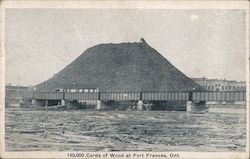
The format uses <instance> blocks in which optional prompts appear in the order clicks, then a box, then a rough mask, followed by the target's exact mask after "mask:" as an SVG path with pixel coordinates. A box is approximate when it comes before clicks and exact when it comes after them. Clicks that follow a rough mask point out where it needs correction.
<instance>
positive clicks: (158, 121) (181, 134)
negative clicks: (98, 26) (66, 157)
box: [5, 107, 246, 152]
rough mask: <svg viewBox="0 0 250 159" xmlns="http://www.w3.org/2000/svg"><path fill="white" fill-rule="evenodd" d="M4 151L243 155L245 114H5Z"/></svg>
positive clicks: (14, 111)
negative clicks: (175, 152) (215, 153)
mask: <svg viewBox="0 0 250 159" xmlns="http://www.w3.org/2000/svg"><path fill="white" fill-rule="evenodd" d="M5 114H6V115H5V120H6V121H5V123H6V130H5V133H6V134H5V143H6V144H5V149H6V151H199V152H202V151H209V152H213V151H217V152H225V151H227V152H228V151H232V152H235V151H245V150H246V110H245V108H244V107H241V108H225V109H224V108H223V107H222V108H218V109H216V107H215V108H210V109H209V111H208V112H206V113H189V112H181V111H179V112H170V111H90V110H88V111H86V110H48V111H45V110H34V109H33V110H32V109H27V108H7V109H6V110H5Z"/></svg>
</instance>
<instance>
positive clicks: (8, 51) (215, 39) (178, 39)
mask: <svg viewBox="0 0 250 159" xmlns="http://www.w3.org/2000/svg"><path fill="white" fill-rule="evenodd" d="M245 32H246V28H245V11H244V10H229V9H227V10H223V9H220V10H187V9H186V10H177V9H176V10H169V9H166V10H164V9H162V10H154V9H137V10H135V9H134V10H132V9H7V11H6V19H5V66H6V72H5V79H6V81H5V83H6V84H7V83H11V84H12V85H36V84H38V83H40V82H43V81H44V80H47V79H48V78H50V77H52V76H53V74H55V73H57V72H59V71H60V70H61V69H63V68H64V67H65V66H67V65H68V64H70V63H71V62H72V61H73V60H74V59H76V58H77V57H78V56H80V55H81V54H82V53H83V52H84V50H86V49H87V48H89V47H92V46H94V45H97V44H100V43H121V42H138V41H139V40H140V38H144V39H145V40H146V42H147V43H148V44H149V45H150V46H151V47H153V48H154V49H156V50H157V51H158V52H159V53H160V54H162V55H163V56H164V57H165V58H166V59H167V60H169V61H170V62H171V63H172V64H173V65H174V66H176V67H177V68H178V69H179V70H180V71H182V72H183V73H185V74H186V75H187V76H189V77H203V76H205V77H206V78H217V79H224V78H225V79H229V80H238V81H241V80H243V81H245V78H246V47H245V43H246V40H245Z"/></svg>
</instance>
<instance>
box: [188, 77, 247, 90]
mask: <svg viewBox="0 0 250 159" xmlns="http://www.w3.org/2000/svg"><path fill="white" fill-rule="evenodd" d="M192 79H193V80H194V81H195V82H196V83H198V84H200V85H201V86H203V87H204V88H206V89H207V90H209V91H246V82H245V81H236V80H234V81H233V80H226V79H208V78H205V77H203V78H192Z"/></svg>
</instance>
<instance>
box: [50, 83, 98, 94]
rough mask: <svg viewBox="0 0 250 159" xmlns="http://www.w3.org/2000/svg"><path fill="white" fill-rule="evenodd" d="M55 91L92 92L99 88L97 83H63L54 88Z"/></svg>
mask: <svg viewBox="0 0 250 159" xmlns="http://www.w3.org/2000/svg"><path fill="white" fill-rule="evenodd" d="M54 91H57V92H68V93H94V92H98V91H99V88H98V86H97V85H82V84H77V83H74V84H64V85H60V86H59V87H58V88H56V89H54Z"/></svg>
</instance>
